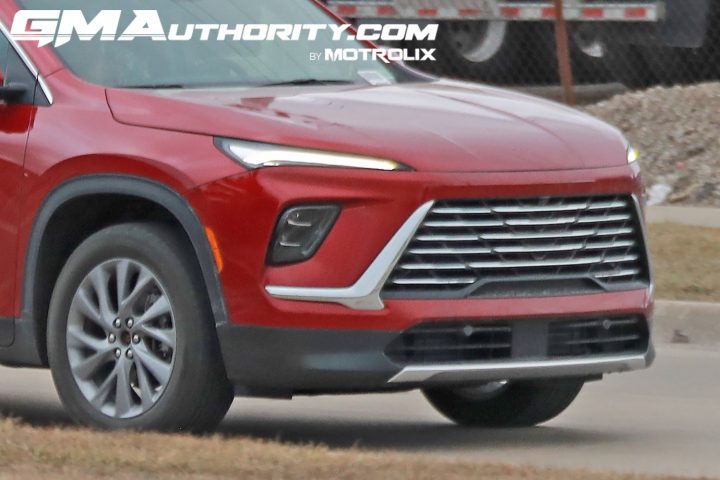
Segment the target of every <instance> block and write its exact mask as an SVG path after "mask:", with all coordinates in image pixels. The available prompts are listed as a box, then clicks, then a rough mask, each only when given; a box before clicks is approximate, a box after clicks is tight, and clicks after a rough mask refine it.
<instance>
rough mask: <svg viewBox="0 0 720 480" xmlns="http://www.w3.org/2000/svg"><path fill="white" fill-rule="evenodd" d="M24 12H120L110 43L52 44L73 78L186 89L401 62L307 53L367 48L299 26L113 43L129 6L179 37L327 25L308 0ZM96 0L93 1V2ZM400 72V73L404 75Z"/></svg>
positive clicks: (306, 79)
mask: <svg viewBox="0 0 720 480" xmlns="http://www.w3.org/2000/svg"><path fill="white" fill-rule="evenodd" d="M20 4H21V6H22V7H23V9H26V10H52V9H56V10H57V9H63V10H81V11H82V13H83V15H84V17H85V19H86V21H87V22H88V23H90V22H91V21H92V20H93V19H94V18H96V15H97V14H98V13H99V12H100V9H101V8H102V9H104V10H121V11H122V15H121V18H120V26H119V29H118V32H117V35H116V38H115V40H114V41H106V40H102V39H101V36H100V35H99V34H98V35H95V36H94V38H93V39H92V40H90V41H85V40H83V41H80V40H79V39H78V36H77V35H73V36H72V38H71V40H70V41H69V42H68V43H66V44H65V45H62V46H58V47H55V49H56V52H57V54H58V55H59V56H60V58H61V60H62V61H63V62H64V63H65V64H66V65H67V67H68V68H69V69H70V70H72V71H73V72H74V73H75V74H76V75H77V76H79V77H80V78H82V79H84V80H86V81H89V82H92V83H97V84H100V85H105V86H108V87H125V88H193V87H219V86H258V85H276V84H315V83H322V84H325V83H328V84H330V83H372V84H379V83H393V82H396V81H398V80H399V79H400V78H401V77H402V76H403V74H404V73H403V70H404V69H402V68H400V67H398V66H395V65H388V64H385V63H383V62H381V61H380V60H376V59H373V58H372V57H370V58H366V59H363V58H362V57H361V58H360V59H358V60H357V61H328V60H325V59H322V60H317V59H311V55H313V54H317V53H319V52H324V51H325V50H326V49H332V50H335V49H347V48H367V47H366V46H365V45H362V44H360V43H359V42H357V41H355V40H350V39H348V34H347V33H345V34H343V35H342V38H341V39H340V40H336V39H334V38H333V31H332V30H330V29H329V28H328V29H324V30H321V31H318V32H317V38H316V39H315V40H311V37H310V35H309V34H308V32H307V31H304V32H301V34H299V35H298V36H299V37H300V38H299V40H297V41H287V40H279V39H275V40H267V41H247V40H244V39H239V40H237V39H234V38H233V35H232V34H229V35H227V36H226V38H225V39H224V40H218V31H217V30H212V31H211V35H210V39H209V40H205V41H203V40H202V39H201V34H200V33H201V32H200V31H195V33H194V35H193V36H192V38H191V39H190V40H187V41H157V40H153V39H151V38H134V39H133V40H132V41H118V37H120V35H121V34H122V32H124V31H125V28H127V26H128V25H130V24H131V22H133V20H134V19H135V17H136V15H135V13H133V12H134V10H147V9H149V8H152V9H154V10H157V12H158V16H159V18H160V19H161V21H162V25H163V28H164V31H165V32H171V28H170V27H171V26H172V25H173V24H177V25H178V26H179V28H178V29H177V32H176V33H177V35H179V36H182V35H183V34H184V33H185V32H186V28H187V26H200V25H218V24H227V25H229V26H230V27H231V28H233V29H234V28H235V27H237V26H238V25H259V24H269V25H299V24H305V25H326V26H327V25H329V24H335V22H334V20H333V19H332V18H331V17H330V16H328V15H327V14H326V13H325V12H324V11H322V9H320V8H319V7H318V6H317V5H316V4H314V2H312V1H310V0H262V1H238V0H153V1H152V2H148V1H147V0H105V1H102V2H98V1H97V0H21V1H20ZM98 4H100V5H98ZM405 75H406V74H405Z"/></svg>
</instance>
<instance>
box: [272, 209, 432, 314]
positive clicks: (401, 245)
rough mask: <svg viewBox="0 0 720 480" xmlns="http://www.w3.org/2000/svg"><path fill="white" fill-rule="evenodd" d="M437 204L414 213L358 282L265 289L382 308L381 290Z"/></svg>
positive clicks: (292, 296)
mask: <svg viewBox="0 0 720 480" xmlns="http://www.w3.org/2000/svg"><path fill="white" fill-rule="evenodd" d="M434 203H435V202H433V201H431V202H427V203H425V204H423V205H422V206H421V207H420V208H418V209H417V210H415V212H414V213H413V214H412V215H410V217H409V218H408V219H407V220H406V221H405V223H404V224H403V225H402V226H401V227H400V229H399V230H398V231H397V232H396V233H395V235H394V236H393V237H392V239H391V240H390V242H388V244H387V245H386V246H385V248H383V250H382V251H381V252H380V254H379V255H378V256H377V257H376V258H375V260H374V261H373V262H372V264H370V267H368V269H367V270H365V273H363V275H362V276H361V277H360V279H358V281H357V282H355V284H354V285H352V286H350V287H344V288H315V287H285V286H275V285H268V286H266V287H265V290H266V291H267V292H268V293H269V294H270V295H272V296H273V297H275V298H282V299H285V300H298V301H303V302H326V303H339V304H340V305H345V306H346V307H348V308H351V309H353V310H382V309H383V308H385V304H384V303H383V301H382V299H381V298H380V292H381V290H382V289H383V286H384V285H385V281H386V280H387V279H388V277H389V276H390V274H391V273H392V271H393V269H394V268H395V264H396V263H397V262H398V261H399V260H400V257H401V256H402V254H403V252H405V249H406V248H407V246H408V245H409V244H410V241H411V240H412V238H413V236H414V235H415V233H416V232H417V230H418V228H420V225H421V224H422V222H423V220H424V219H425V216H426V215H427V213H428V212H429V211H430V209H431V208H432V206H433V204H434Z"/></svg>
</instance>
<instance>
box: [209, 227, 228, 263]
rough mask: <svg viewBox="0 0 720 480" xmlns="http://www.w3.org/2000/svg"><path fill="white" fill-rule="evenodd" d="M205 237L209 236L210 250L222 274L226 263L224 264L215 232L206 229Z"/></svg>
mask: <svg viewBox="0 0 720 480" xmlns="http://www.w3.org/2000/svg"><path fill="white" fill-rule="evenodd" d="M205 235H206V236H207V239H208V242H209V243H210V249H211V250H212V253H213V256H214V257H215V264H216V265H217V269H218V273H222V271H223V268H224V267H225V262H223V258H222V254H221V253H220V246H219V245H218V242H217V237H216V236H215V232H213V231H212V229H211V228H210V227H205Z"/></svg>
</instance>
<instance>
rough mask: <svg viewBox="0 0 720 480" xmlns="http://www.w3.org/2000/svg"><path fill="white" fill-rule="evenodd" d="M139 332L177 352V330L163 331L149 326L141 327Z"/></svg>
mask: <svg viewBox="0 0 720 480" xmlns="http://www.w3.org/2000/svg"><path fill="white" fill-rule="evenodd" d="M138 331H139V332H140V333H142V334H144V335H147V336H148V337H150V338H152V339H153V340H157V341H158V342H160V343H162V344H163V345H165V346H166V347H170V348H172V349H173V350H175V330H174V329H162V328H155V327H151V326H149V325H142V324H141V325H140V327H139V328H138Z"/></svg>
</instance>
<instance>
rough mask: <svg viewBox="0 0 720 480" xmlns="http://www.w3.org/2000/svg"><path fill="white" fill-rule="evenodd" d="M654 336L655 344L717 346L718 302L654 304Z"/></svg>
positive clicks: (719, 333) (719, 336) (719, 335)
mask: <svg viewBox="0 0 720 480" xmlns="http://www.w3.org/2000/svg"><path fill="white" fill-rule="evenodd" d="M653 337H654V340H655V342H656V343H658V344H668V343H676V344H677V343H689V344H692V345H704V346H720V303H707V302H681V301H672V300H658V301H656V302H655V313H654V318H653Z"/></svg>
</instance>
